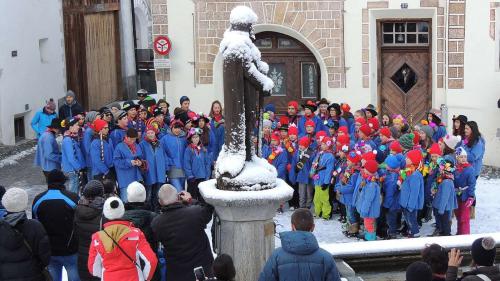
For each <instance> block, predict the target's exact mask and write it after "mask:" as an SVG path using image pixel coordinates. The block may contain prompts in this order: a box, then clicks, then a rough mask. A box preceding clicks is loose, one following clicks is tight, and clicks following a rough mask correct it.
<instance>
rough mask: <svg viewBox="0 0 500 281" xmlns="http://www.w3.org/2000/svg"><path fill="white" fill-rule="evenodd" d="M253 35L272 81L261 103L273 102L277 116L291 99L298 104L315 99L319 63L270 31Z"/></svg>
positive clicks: (297, 44) (292, 41) (296, 43)
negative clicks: (270, 91)
mask: <svg viewBox="0 0 500 281" xmlns="http://www.w3.org/2000/svg"><path fill="white" fill-rule="evenodd" d="M256 38H257V41H256V45H257V46H258V47H259V49H260V51H261V53H262V60H264V61H265V62H267V63H268V64H269V73H268V76H269V77H270V78H271V79H272V80H273V81H274V84H275V86H274V89H273V91H272V95H271V96H270V97H266V98H264V104H267V103H273V104H274V105H275V106H276V111H277V113H278V114H280V115H281V114H285V113H286V111H287V104H288V102H289V101H291V100H296V101H298V102H299V104H301V103H304V102H305V101H306V100H308V99H312V100H317V99H318V98H319V96H320V92H319V85H320V71H319V65H318V62H317V61H316V58H315V57H314V55H313V54H312V53H311V51H310V50H309V49H308V48H307V47H306V46H304V45H303V44H302V43H300V42H299V41H297V40H295V39H294V38H292V37H289V36H287V35H284V34H279V33H274V32H264V33H259V34H257V36H256Z"/></svg>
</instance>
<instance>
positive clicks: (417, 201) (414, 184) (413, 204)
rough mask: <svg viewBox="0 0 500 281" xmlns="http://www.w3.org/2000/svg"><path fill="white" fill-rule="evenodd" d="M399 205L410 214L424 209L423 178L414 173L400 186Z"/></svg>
mask: <svg viewBox="0 0 500 281" xmlns="http://www.w3.org/2000/svg"><path fill="white" fill-rule="evenodd" d="M399 204H400V205H401V207H402V208H403V209H407V210H409V211H410V212H411V211H414V210H422V208H423V207H424V177H423V176H422V174H421V173H420V171H418V170H417V171H415V172H413V174H411V175H410V176H409V177H407V178H406V179H405V180H404V181H403V183H402V184H401V193H400V197H399Z"/></svg>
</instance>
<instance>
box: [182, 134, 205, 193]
mask: <svg viewBox="0 0 500 281" xmlns="http://www.w3.org/2000/svg"><path fill="white" fill-rule="evenodd" d="M201 133H202V131H201V129H200V128H191V129H190V130H189V132H188V135H187V141H188V145H187V147H186V151H185V152H184V172H185V173H186V178H187V182H188V184H187V191H188V192H189V193H191V196H192V197H193V198H194V199H196V200H200V198H201V195H200V191H199V190H198V184H200V182H202V181H206V180H208V179H209V178H210V176H211V172H212V170H211V168H212V161H211V158H210V156H209V155H208V152H207V149H206V148H205V147H204V146H203V144H202V143H201V140H200V135H201Z"/></svg>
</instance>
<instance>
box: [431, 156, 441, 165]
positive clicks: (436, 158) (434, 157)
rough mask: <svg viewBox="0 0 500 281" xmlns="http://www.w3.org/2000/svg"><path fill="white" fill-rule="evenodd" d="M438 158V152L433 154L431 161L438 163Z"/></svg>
mask: <svg viewBox="0 0 500 281" xmlns="http://www.w3.org/2000/svg"><path fill="white" fill-rule="evenodd" d="M438 158H439V155H437V154H431V161H432V162H433V163H437V161H438Z"/></svg>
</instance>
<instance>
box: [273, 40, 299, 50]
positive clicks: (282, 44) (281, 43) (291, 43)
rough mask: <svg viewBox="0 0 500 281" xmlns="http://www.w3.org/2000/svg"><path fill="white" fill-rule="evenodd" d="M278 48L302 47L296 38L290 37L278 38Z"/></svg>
mask: <svg viewBox="0 0 500 281" xmlns="http://www.w3.org/2000/svg"><path fill="white" fill-rule="evenodd" d="M278 48H282V49H294V48H300V46H299V44H297V42H295V40H292V39H288V38H278Z"/></svg>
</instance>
